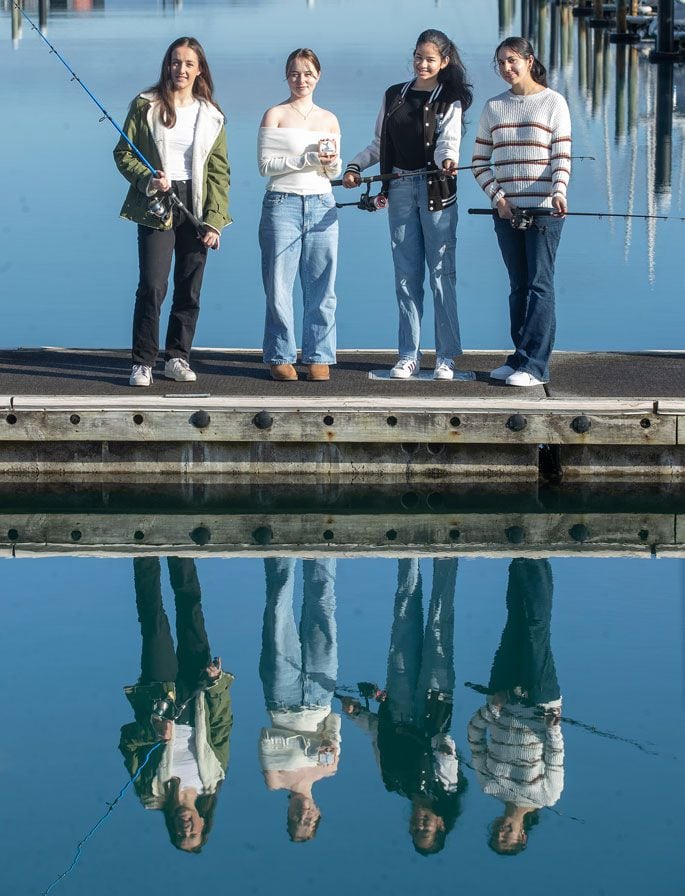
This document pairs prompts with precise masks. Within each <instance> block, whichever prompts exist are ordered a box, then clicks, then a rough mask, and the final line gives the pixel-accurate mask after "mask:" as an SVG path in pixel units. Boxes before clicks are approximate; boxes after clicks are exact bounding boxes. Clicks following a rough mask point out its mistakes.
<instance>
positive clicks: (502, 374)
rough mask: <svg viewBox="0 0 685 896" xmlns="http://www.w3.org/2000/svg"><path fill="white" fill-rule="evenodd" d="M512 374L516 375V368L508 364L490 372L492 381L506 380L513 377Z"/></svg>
mask: <svg viewBox="0 0 685 896" xmlns="http://www.w3.org/2000/svg"><path fill="white" fill-rule="evenodd" d="M512 373H516V368H515V367H510V366H509V365H508V364H502V366H501V367H495V369H494V370H491V371H490V379H491V380H506V378H507V377H509V376H511V375H512Z"/></svg>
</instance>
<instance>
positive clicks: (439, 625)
mask: <svg viewBox="0 0 685 896" xmlns="http://www.w3.org/2000/svg"><path fill="white" fill-rule="evenodd" d="M456 574H457V561H456V560H434V561H433V587H432V591H431V600H430V606H429V609H428V622H427V625H426V627H425V631H424V624H423V606H422V601H423V589H422V584H421V573H420V570H419V561H418V560H400V561H399V563H398V575H397V592H396V595H395V608H394V620H393V626H392V633H391V638H390V651H389V655H388V675H387V687H386V690H385V691H377V698H378V699H379V700H380V708H379V710H378V714H374V713H371V712H369V711H368V710H365V709H363V708H362V706H361V704H360V702H359V701H358V700H353V699H350V698H343V701H342V702H343V709H344V710H345V712H346V713H347V715H348V716H349V717H350V718H351V719H352V720H353V721H354V722H355V723H356V724H357V725H358V726H359V727H360V728H363V729H364V730H366V731H367V733H368V734H369V735H370V736H371V738H372V742H373V745H374V752H375V753H376V758H377V760H378V764H379V766H380V771H381V775H382V778H383V783H384V784H385V786H386V788H387V789H388V790H390V791H392V792H394V793H399V794H402V795H403V796H405V797H406V798H407V799H408V800H410V802H411V818H410V822H409V833H410V835H411V838H412V842H413V843H414V847H415V849H416V851H417V852H419V853H421V854H422V855H431V854H432V853H437V852H440V850H441V849H442V848H443V847H444V845H445V839H446V837H447V834H448V833H449V832H450V831H451V830H452V828H453V827H454V824H455V821H456V819H457V816H458V815H459V813H460V811H461V794H462V792H463V790H464V788H465V786H466V781H465V779H464V777H463V775H461V774H460V771H459V760H458V757H457V749H456V745H455V743H454V740H453V739H452V737H451V736H450V735H449V733H448V732H449V729H450V724H451V721H452V694H453V691H454V661H453V642H454V588H455V583H456Z"/></svg>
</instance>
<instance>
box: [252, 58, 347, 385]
mask: <svg viewBox="0 0 685 896" xmlns="http://www.w3.org/2000/svg"><path fill="white" fill-rule="evenodd" d="M285 73H286V78H287V80H288V86H289V88H290V96H289V98H288V99H287V100H284V101H283V102H281V103H279V104H278V105H276V106H272V107H271V108H270V109H267V111H266V112H265V113H264V117H263V118H262V122H261V126H260V129H259V140H258V146H257V155H258V164H259V173H260V174H261V175H262V176H263V177H268V178H269V182H268V183H267V186H266V194H265V196H264V202H263V206H262V217H261V221H260V224H259V245H260V248H261V251H262V279H263V281H264V292H265V293H266V320H265V324H264V363H265V364H268V365H269V368H270V370H271V376H272V378H273V379H275V380H279V381H288V380H296V379H297V371H296V370H295V367H294V366H293V365H294V363H295V361H296V358H297V346H296V342H295V322H294V315H293V288H294V286H295V278H296V276H297V274H298V272H299V275H300V283H301V286H302V295H303V299H304V315H303V325H302V363H303V364H304V365H306V367H307V379H308V380H327V379H328V378H329V365H330V364H335V345H336V343H335V306H336V296H335V272H336V265H337V251H338V215H337V210H336V206H335V200H334V199H333V194H332V191H331V184H330V181H331V179H332V178H335V177H337V176H338V175H339V174H340V171H341V168H342V166H341V163H340V155H339V153H340V126H339V125H338V121H337V119H336V117H335V115H333V114H332V113H331V112H328V111H327V110H326V109H322V108H321V107H320V106H316V105H315V104H314V100H313V95H314V90H315V88H316V85H317V84H318V82H319V78H320V75H321V65H320V63H319V60H318V58H317V56H316V54H315V53H314V52H313V51H312V50H309V49H306V48H304V49H298V50H293V52H292V53H291V54H290V56H288V59H287V62H286V66H285Z"/></svg>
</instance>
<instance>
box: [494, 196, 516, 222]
mask: <svg viewBox="0 0 685 896" xmlns="http://www.w3.org/2000/svg"><path fill="white" fill-rule="evenodd" d="M497 214H498V215H499V216H500V218H504V220H505V221H511V219H512V218H513V217H514V209H513V207H512V206H511V204H510V203H509V200H508V199H506V198H504V197H502V199H500V200H499V202H498V203H497Z"/></svg>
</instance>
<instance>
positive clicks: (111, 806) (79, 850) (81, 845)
mask: <svg viewBox="0 0 685 896" xmlns="http://www.w3.org/2000/svg"><path fill="white" fill-rule="evenodd" d="M161 746H162V741H158V742H157V743H156V744H155V745H154V746H153V747H152V748H151V749H150V751H149V752H148V754H147V756H146V757H145V759H144V761H143V763H142V765H141V766H140V768H139V769H138V771H137V772H136V773H135V775H134V776H133V777H132V778H131V779H130V780H128V781H127V782H126V784H124V786H123V787H122V788H121V790H120V791H119V793H118V795H117V797H116V799H115V800H114V802H113V803H108V805H107V811H106V812H105V813H104V815H102V816H100V818H99V819H98V820H97V821H96V822H95V824H94V825H93V827H92V828H91V829H90V830H89V831H88V833H87V834H86V836H85V837H84V838H83V839H82V840H80V841H79V843H78V844H77V845H76V853H75V855H74V858H73V860H72V863H71V865H70V866H69V867H68V868H67V870H66V871H63V872H62V873H61V874H59V875H58V876H57V877H56V878H55V879H54V880H53V882H52V883H51V884H50V886H49V887H48V888H47V890H43V893H42V896H47V894H48V893H49V892H50V890H52V889H53V887H56V886H57V884H58V883H59V882H60V881H61V880H64V878H65V877H66V876H67V875H68V874H69V873H70V872H71V871H73V869H74V868H75V867H76V864H77V862H78V860H79V859H80V858H81V853H82V852H83V848H84V846H85V845H86V843H87V842H88V841H89V840H90V838H91V837H92V836H93V835H94V834H95V832H96V831H97V829H98V828H99V827H100V825H102V824H104V822H105V820H106V819H107V817H108V816H109V815H110V813H111V812H113V811H114V807H115V806H116V804H117V803H118V802H119V800H120V799H121V798H122V796H123V795H124V794H125V793H126V791H127V790H128V788H129V787H130V786H131V784H134V783H135V782H136V781H137V779H138V777H139V775H140V773H141V772H142V770H143V769H144V768H145V766H146V765H147V764H148V762H149V761H150V757H151V756H152V754H153V753H154V752H155V750H156V749H157V748H158V747H161Z"/></svg>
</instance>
